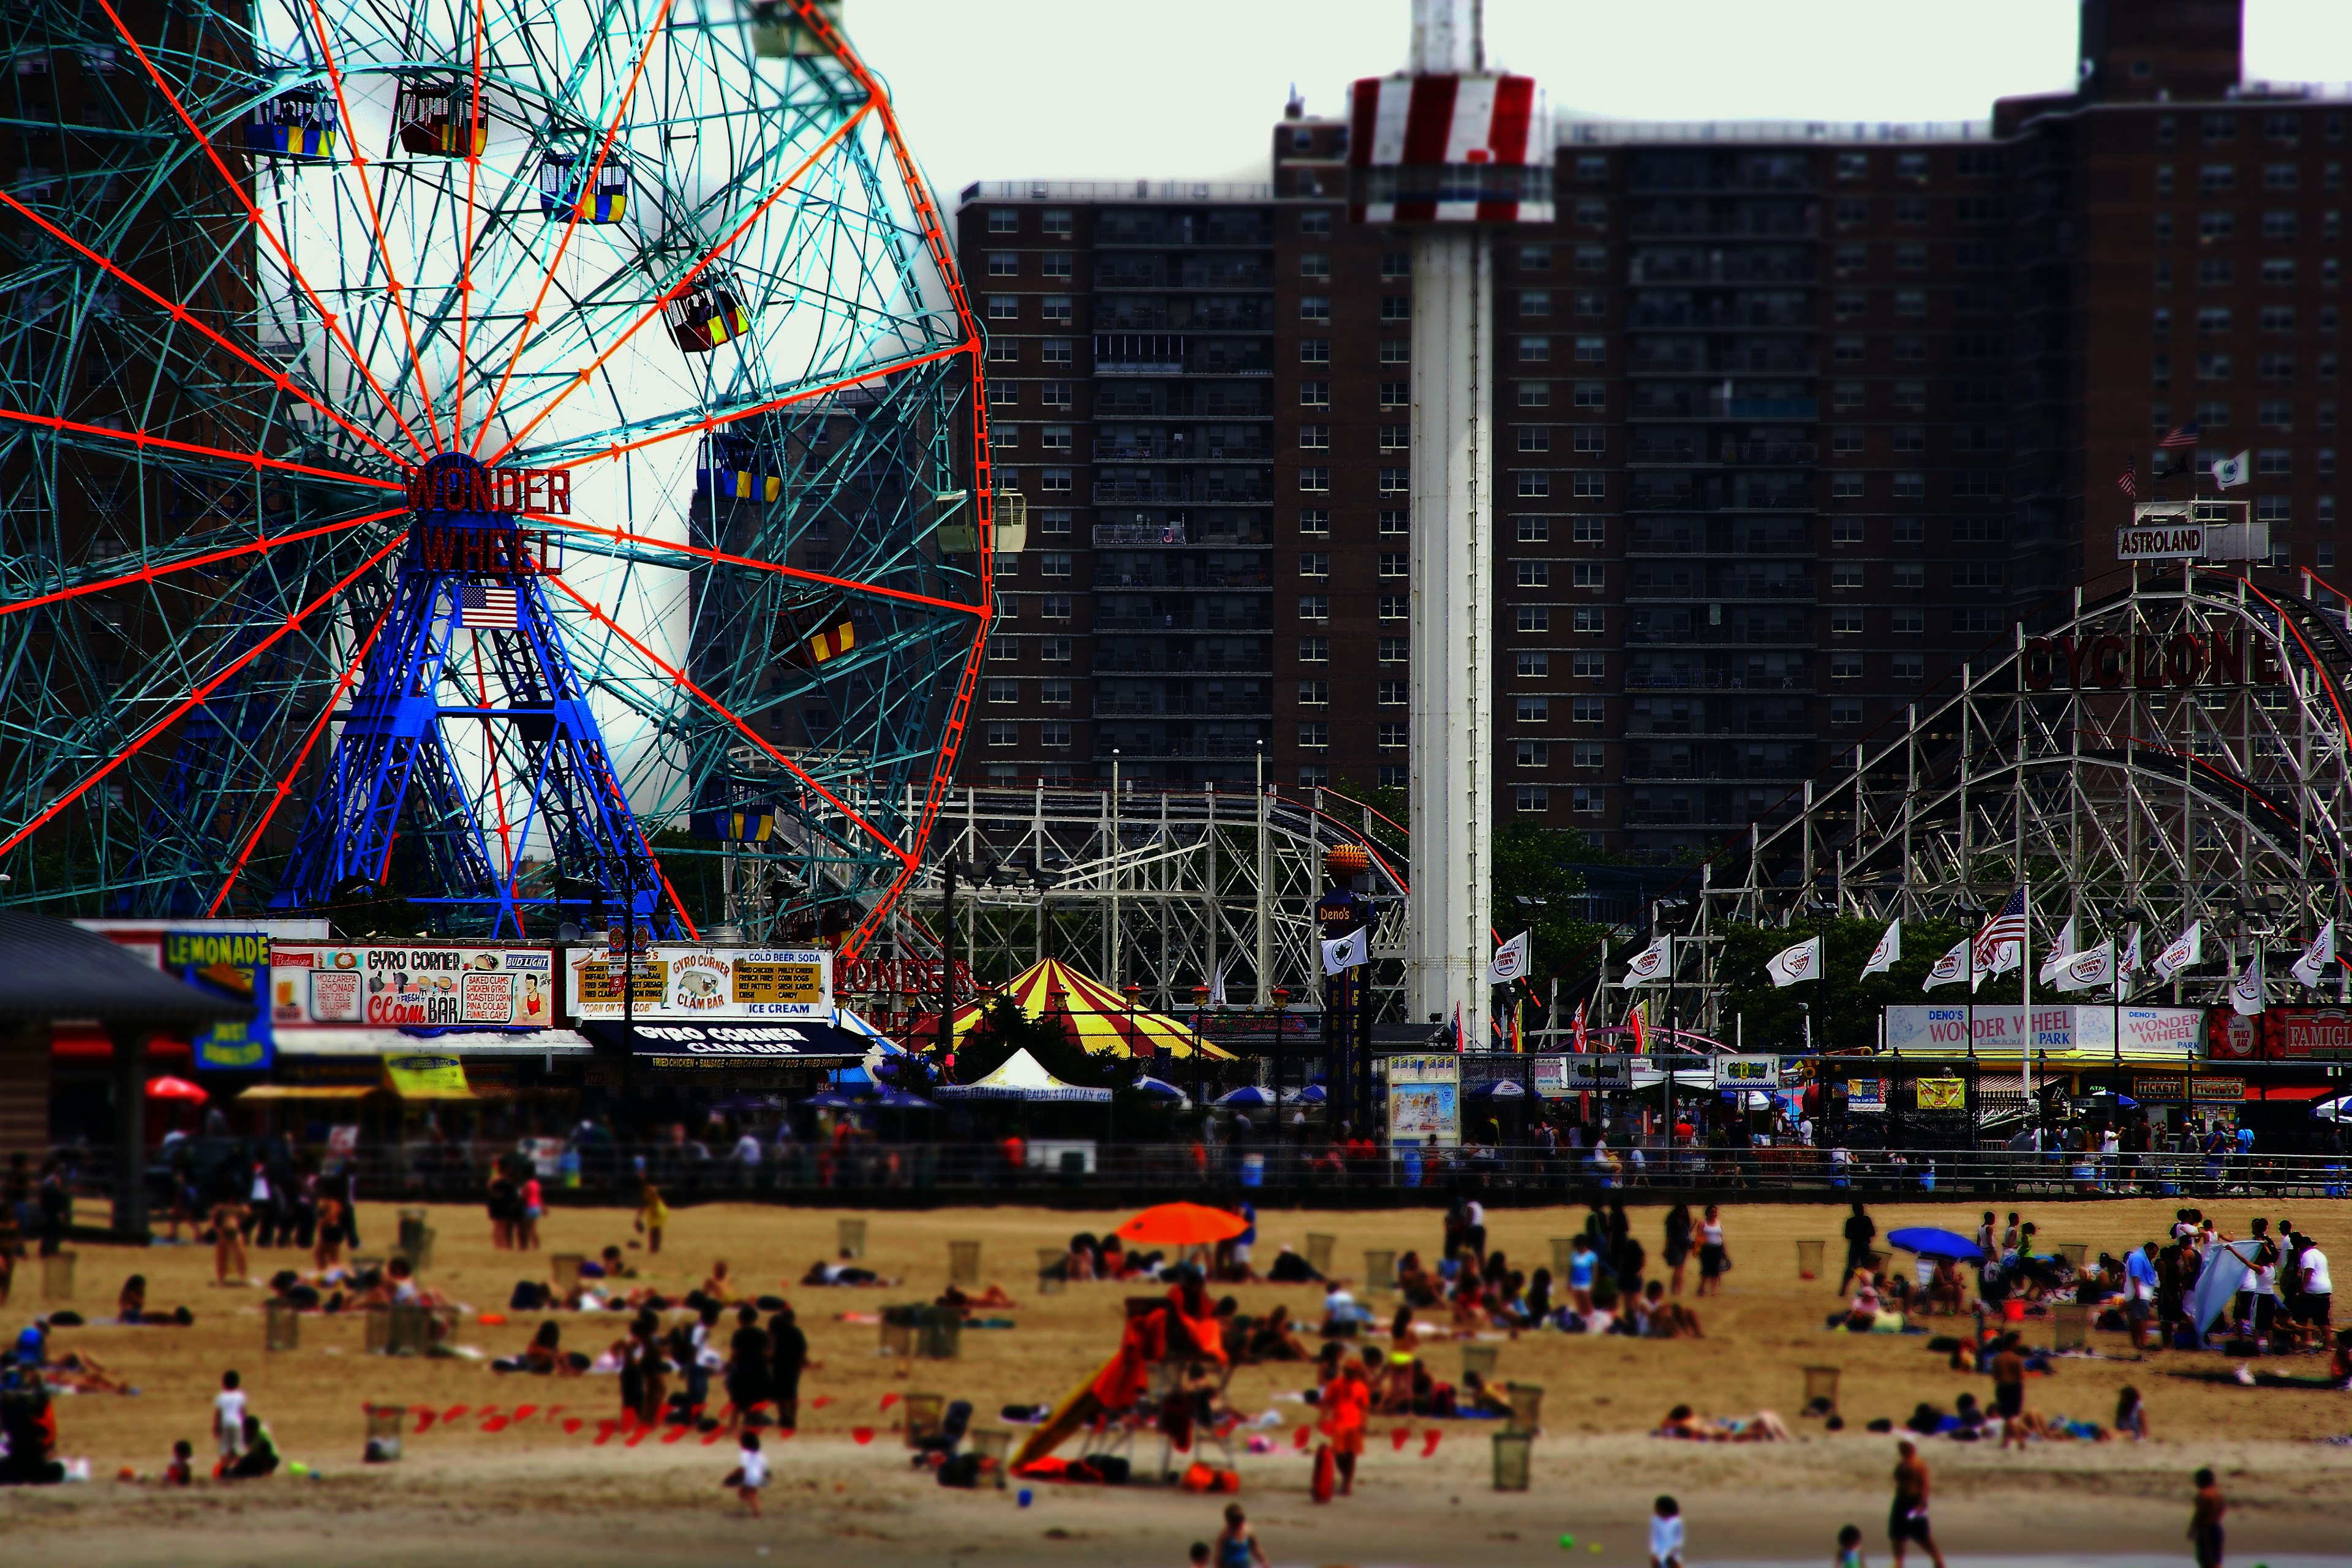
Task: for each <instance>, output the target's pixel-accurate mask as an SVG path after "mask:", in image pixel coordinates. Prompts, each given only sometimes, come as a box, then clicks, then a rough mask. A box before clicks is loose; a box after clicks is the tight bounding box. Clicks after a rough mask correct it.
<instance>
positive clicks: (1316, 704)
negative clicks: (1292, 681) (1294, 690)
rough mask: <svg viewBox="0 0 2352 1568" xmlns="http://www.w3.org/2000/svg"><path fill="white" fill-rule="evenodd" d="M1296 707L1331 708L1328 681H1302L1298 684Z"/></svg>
mask: <svg viewBox="0 0 2352 1568" xmlns="http://www.w3.org/2000/svg"><path fill="white" fill-rule="evenodd" d="M1298 705H1299V706H1300V707H1301V708H1328V707H1330V706H1331V683H1330V682H1329V681H1328V680H1302V681H1300V682H1299V683H1298Z"/></svg>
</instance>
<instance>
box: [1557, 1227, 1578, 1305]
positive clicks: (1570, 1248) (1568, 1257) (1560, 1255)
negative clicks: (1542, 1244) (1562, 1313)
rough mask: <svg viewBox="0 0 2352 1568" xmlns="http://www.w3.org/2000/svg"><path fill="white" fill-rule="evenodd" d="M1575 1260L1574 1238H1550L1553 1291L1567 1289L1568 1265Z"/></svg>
mask: <svg viewBox="0 0 2352 1568" xmlns="http://www.w3.org/2000/svg"><path fill="white" fill-rule="evenodd" d="M1575 1258H1576V1237H1572V1236H1555V1237H1552V1238H1551V1288H1552V1289H1554V1290H1555V1291H1559V1290H1565V1289H1568V1269H1569V1265H1570V1263H1571V1262H1573V1261H1574V1260H1575Z"/></svg>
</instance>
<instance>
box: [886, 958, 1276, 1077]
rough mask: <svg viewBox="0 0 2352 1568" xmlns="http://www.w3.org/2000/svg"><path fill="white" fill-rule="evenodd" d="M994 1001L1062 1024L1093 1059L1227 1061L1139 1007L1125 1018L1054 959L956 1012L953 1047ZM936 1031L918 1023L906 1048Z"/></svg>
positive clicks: (1116, 1000)
mask: <svg viewBox="0 0 2352 1568" xmlns="http://www.w3.org/2000/svg"><path fill="white" fill-rule="evenodd" d="M998 996H1006V997H1010V998H1011V999H1012V1001H1013V1005H1014V1006H1016V1007H1019V1008H1020V1009H1021V1010H1022V1011H1023V1012H1024V1013H1026V1014H1028V1015H1029V1016H1031V1017H1032V1018H1035V1019H1038V1020H1040V1021H1042V1022H1047V1023H1051V1022H1054V1021H1055V1020H1057V1019H1058V1020H1059V1021H1060V1022H1061V1025H1062V1027H1063V1029H1064V1031H1065V1032H1066V1033H1067V1034H1068V1035H1069V1037H1070V1038H1071V1039H1073V1040H1075V1041H1076V1043H1077V1045H1078V1047H1079V1048H1080V1049H1081V1050H1084V1051H1087V1052H1090V1053H1092V1054H1094V1055H1096V1056H1112V1057H1134V1056H1170V1057H1189V1056H1191V1055H1192V1054H1193V1053H1194V1052H1195V1051H1196V1050H1197V1051H1198V1052H1199V1053H1200V1054H1201V1055H1202V1056H1204V1057H1206V1058H1209V1059H1210V1060H1212V1061H1230V1060H1232V1059H1233V1053H1232V1052H1231V1051H1227V1050H1223V1049H1220V1048H1219V1047H1216V1046H1213V1045H1211V1044H1210V1043H1209V1042H1208V1041H1207V1040H1205V1039H1202V1037H1200V1036H1199V1035H1197V1034H1195V1033H1193V1032H1192V1029H1191V1027H1190V1026H1186V1025H1184V1024H1182V1023H1180V1022H1178V1021H1177V1020H1176V1019H1174V1018H1171V1017H1169V1016H1167V1015H1166V1014H1164V1013H1154V1012H1152V1011H1151V1010H1150V1009H1149V1008H1146V1007H1141V1006H1138V1007H1137V1008H1135V1009H1134V1011H1133V1012H1132V1013H1130V1012H1129V1009H1128V1003H1127V998H1126V997H1125V996H1122V995H1121V994H1118V992H1116V991H1114V990H1112V989H1111V988H1110V987H1109V986H1108V985H1105V984H1103V983H1102V982H1101V981H1099V980H1095V979H1091V978H1089V977H1087V975H1084V974H1081V973H1078V972H1077V971H1076V970H1075V969H1073V968H1071V967H1070V966H1069V965H1068V964H1066V963H1063V962H1062V961H1061V960H1060V959H1058V958H1048V959H1045V960H1044V961H1043V962H1041V963H1035V964H1033V965H1031V966H1030V967H1029V968H1027V969H1025V970H1024V971H1022V972H1021V973H1019V974H1016V975H1014V976H1013V978H1012V979H1011V980H1008V981H1006V982H1005V983H1004V984H1003V985H999V986H995V987H993V988H992V989H990V990H988V991H984V992H982V994H979V995H978V996H975V997H973V998H972V999H971V1001H969V1002H967V1003H965V1004H964V1005H962V1006H961V1007H959V1008H957V1009H956V1010H955V1013H954V1014H953V1016H951V1017H950V1024H949V1026H950V1028H951V1029H952V1030H953V1031H954V1037H955V1042H956V1044H958V1045H961V1044H962V1043H963V1042H964V1040H965V1038H966V1037H968V1036H970V1035H971V1032H972V1031H973V1030H974V1029H976V1028H978V1027H979V1026H980V1021H981V1018H982V1016H983V1014H985V1012H986V1011H987V1008H988V1005H989V1003H991V1002H992V1001H993V1000H994V999H995V998H996V997H998ZM937 1035H938V1026H937V1024H936V1022H935V1021H934V1022H931V1023H929V1025H928V1026H926V1025H925V1024H918V1025H917V1026H916V1027H915V1028H914V1029H913V1030H912V1031H910V1033H909V1035H908V1044H909V1045H910V1046H914V1047H922V1046H926V1045H929V1044H930V1043H931V1042H932V1040H934V1039H935V1038H936V1037H937Z"/></svg>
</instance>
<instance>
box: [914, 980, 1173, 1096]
mask: <svg viewBox="0 0 2352 1568" xmlns="http://www.w3.org/2000/svg"><path fill="white" fill-rule="evenodd" d="M1021 1051H1027V1052H1028V1053H1029V1054H1030V1055H1031V1056H1032V1057H1034V1058H1036V1060H1037V1065H1038V1066H1039V1067H1042V1068H1045V1070H1046V1071H1047V1072H1049V1073H1052V1074H1053V1075H1054V1076H1055V1078H1057V1079H1061V1080H1062V1081H1063V1082H1064V1083H1066V1084H1072V1085H1075V1086H1076V1087H1077V1088H1079V1089H1123V1088H1125V1087H1127V1086H1128V1085H1129V1084H1131V1083H1133V1082H1134V1081H1135V1079H1136V1074H1137V1072H1138V1071H1139V1068H1138V1066H1137V1063H1136V1061H1135V1060H1134V1058H1131V1057H1130V1058H1122V1057H1110V1056H1099V1057H1098V1056H1095V1055H1092V1054H1090V1053H1089V1052H1087V1051H1086V1050H1083V1049H1081V1048H1080V1047H1078V1045H1077V1044H1076V1041H1074V1040H1072V1039H1071V1038H1070V1036H1069V1032H1068V1030H1067V1029H1066V1026H1064V1025H1063V1022H1062V1020H1061V1019H1059V1018H1057V1017H1053V1016H1047V1017H1044V1018H1032V1017H1031V1016H1029V1015H1028V1014H1026V1013H1024V1012H1023V1011H1022V1010H1021V1005H1020V1004H1019V1003H1017V1002H1015V1001H1013V998H1012V997H1010V996H1007V995H1005V994H1003V993H1002V992H997V993H995V994H992V995H991V996H990V997H989V998H988V1000H987V1001H986V1002H985V1003H984V1004H982V1007H981V1014H980V1022H979V1024H977V1025H976V1026H974V1027H973V1028H972V1031H971V1033H970V1034H969V1035H966V1036H965V1037H964V1038H963V1041H962V1043H961V1044H960V1045H958V1046H957V1047H956V1065H955V1078H956V1081H957V1082H959V1083H976V1082H978V1081H979V1080H980V1079H983V1078H986V1077H987V1076H988V1075H989V1074H990V1073H992V1072H994V1071H995V1070H996V1069H997V1068H1001V1067H1003V1065H1004V1064H1005V1063H1006V1062H1007V1061H1010V1060H1011V1059H1012V1058H1013V1056H1014V1055H1015V1054H1016V1053H1017V1052H1021Z"/></svg>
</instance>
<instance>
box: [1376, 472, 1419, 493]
mask: <svg viewBox="0 0 2352 1568" xmlns="http://www.w3.org/2000/svg"><path fill="white" fill-rule="evenodd" d="M1411 489H1412V469H1411V468H1382V469H1381V494H1382V495H1384V496H1401V495H1403V494H1405V493H1407V492H1408V491H1410V490H1411Z"/></svg>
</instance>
